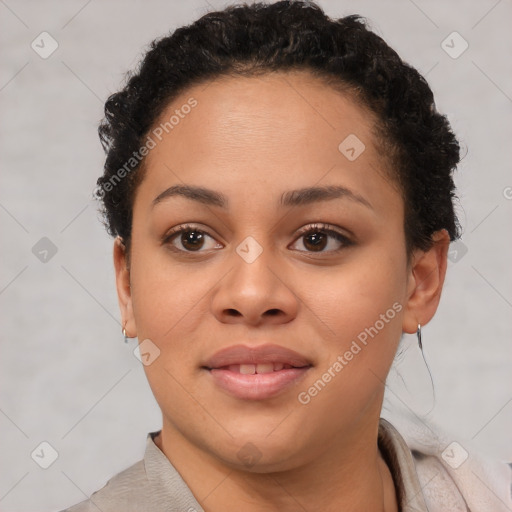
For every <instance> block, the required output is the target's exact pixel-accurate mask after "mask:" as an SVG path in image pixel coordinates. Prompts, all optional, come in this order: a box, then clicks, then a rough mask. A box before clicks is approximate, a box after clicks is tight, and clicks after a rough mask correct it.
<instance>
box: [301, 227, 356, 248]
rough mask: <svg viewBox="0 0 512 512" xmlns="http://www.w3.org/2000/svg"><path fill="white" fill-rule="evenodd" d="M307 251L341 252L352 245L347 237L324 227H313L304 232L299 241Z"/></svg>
mask: <svg viewBox="0 0 512 512" xmlns="http://www.w3.org/2000/svg"><path fill="white" fill-rule="evenodd" d="M299 241H301V244H302V246H303V247H304V248H305V249H297V250H299V251H304V252H331V251H339V250H341V249H343V248H345V247H348V246H349V245H351V244H352V242H351V240H349V239H348V238H347V237H346V236H345V235H343V234H341V233H339V232H338V231H335V230H333V229H329V228H326V227H323V226H313V227H310V228H308V229H307V230H305V231H303V232H302V233H301V234H300V237H299V238H298V239H297V242H296V243H298V242H299Z"/></svg>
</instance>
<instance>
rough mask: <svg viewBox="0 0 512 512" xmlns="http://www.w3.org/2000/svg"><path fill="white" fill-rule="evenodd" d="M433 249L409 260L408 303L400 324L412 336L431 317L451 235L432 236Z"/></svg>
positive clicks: (416, 254)
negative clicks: (419, 325)
mask: <svg viewBox="0 0 512 512" xmlns="http://www.w3.org/2000/svg"><path fill="white" fill-rule="evenodd" d="M432 239H433V241H434V243H433V245H432V247H431V248H430V249H429V250H427V251H418V252H416V253H415V254H414V255H413V256H412V261H411V265H410V270H409V275H408V285H407V297H408V298H407V303H406V307H405V313H404V316H403V320H402V331H403V332H406V333H409V334H414V333H415V332H416V329H417V328H418V324H421V325H422V326H423V325H425V324H427V323H428V322H429V321H430V320H431V318H432V317H433V316H434V314H435V312H436V310H437V307H438V305H439V300H440V299H441V291H442V289H443V284H444V278H445V275H446V265H447V256H448V248H449V246H450V235H449V234H448V231H446V229H442V230H440V231H436V232H435V233H434V235H433V236H432Z"/></svg>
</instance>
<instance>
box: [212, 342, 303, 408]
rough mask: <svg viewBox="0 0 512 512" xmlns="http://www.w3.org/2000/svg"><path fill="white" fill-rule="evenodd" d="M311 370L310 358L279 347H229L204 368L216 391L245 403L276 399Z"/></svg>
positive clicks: (216, 354)
mask: <svg viewBox="0 0 512 512" xmlns="http://www.w3.org/2000/svg"><path fill="white" fill-rule="evenodd" d="M311 367H312V363H311V361H309V360H308V359H307V358H305V357H304V356H302V355H300V354H299V353H297V352H295V351H293V350H290V349H287V348H284V347H281V346H279V345H264V346H260V347H247V346H245V345H236V346H233V347H228V348H225V349H223V350H220V351H219V352H217V353H215V354H214V355H213V356H212V357H211V358H210V359H209V360H208V361H207V362H206V363H205V365H204V366H203V368H204V369H205V370H207V371H208V372H209V374H210V376H211V377H212V381H213V384H214V385H215V386H216V387H218V388H219V389H221V390H222V391H224V392H226V393H227V394H229V395H231V396H233V397H236V398H238V399H242V400H265V399H268V398H272V397H275V396H277V395H279V394H281V393H282V392H284V391H285V390H286V389H288V388H290V387H291V386H293V385H294V384H297V382H298V381H299V380H301V379H302V378H303V377H304V375H305V374H306V373H307V372H308V370H309V369H310V368H311Z"/></svg>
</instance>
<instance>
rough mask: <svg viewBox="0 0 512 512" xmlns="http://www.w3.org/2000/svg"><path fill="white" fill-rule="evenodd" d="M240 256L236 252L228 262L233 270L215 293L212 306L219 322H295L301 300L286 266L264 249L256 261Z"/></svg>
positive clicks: (222, 280)
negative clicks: (287, 274) (290, 279)
mask: <svg viewBox="0 0 512 512" xmlns="http://www.w3.org/2000/svg"><path fill="white" fill-rule="evenodd" d="M240 254H242V256H240ZM240 254H239V253H236V252H233V257H232V258H230V260H229V263H228V264H229V265H230V268H231V270H230V271H229V272H228V273H227V274H226V275H225V277H224V278H223V279H221V280H220V282H219V283H218V285H217V288H216V289H215V290H214V293H213V299H212V302H211V307H212V312H213V314H214V316H215V317H216V318H217V320H219V321H220V322H222V323H231V324H237V323H239V324H246V325H251V326H260V325H263V324H268V325H274V324H285V323H288V322H290V321H291V320H293V319H294V318H295V317H296V315H297V311H298V307H299V300H298V297H297V296H296V294H295V293H294V292H293V289H292V288H293V284H292V283H290V282H289V279H287V276H286V273H285V272H284V270H283V269H284V267H283V265H279V263H278V262H277V261H276V259H275V258H274V259H273V258H272V254H271V251H270V250H263V252H262V253H261V254H260V255H259V256H258V257H257V258H256V259H254V260H252V258H249V259H247V258H245V259H244V257H243V253H240Z"/></svg>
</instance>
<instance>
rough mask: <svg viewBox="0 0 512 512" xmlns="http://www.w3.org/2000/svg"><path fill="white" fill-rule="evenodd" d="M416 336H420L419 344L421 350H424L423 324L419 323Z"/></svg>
mask: <svg viewBox="0 0 512 512" xmlns="http://www.w3.org/2000/svg"><path fill="white" fill-rule="evenodd" d="M416 336H417V337H418V346H419V347H420V350H421V351H422V352H423V343H422V342H421V324H418V329H417V330H416Z"/></svg>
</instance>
